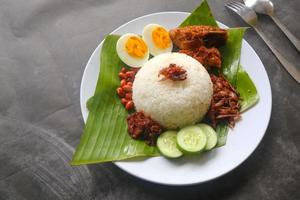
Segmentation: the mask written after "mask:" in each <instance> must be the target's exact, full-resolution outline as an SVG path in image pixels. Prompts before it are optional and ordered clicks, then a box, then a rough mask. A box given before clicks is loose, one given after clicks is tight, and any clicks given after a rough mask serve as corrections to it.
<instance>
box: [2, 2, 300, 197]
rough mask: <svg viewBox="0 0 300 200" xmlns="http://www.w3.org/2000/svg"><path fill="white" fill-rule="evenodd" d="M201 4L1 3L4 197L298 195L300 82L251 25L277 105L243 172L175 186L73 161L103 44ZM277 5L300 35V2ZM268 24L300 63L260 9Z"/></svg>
mask: <svg viewBox="0 0 300 200" xmlns="http://www.w3.org/2000/svg"><path fill="white" fill-rule="evenodd" d="M198 4H199V0H189V1H183V0H182V1H180V0H151V1H142V0H122V1H121V0H118V1H117V0H111V1H104V0H98V1H97V0H86V1H82V0H51V1H49V0H31V1H24V0H0V200H7V199H11V200H15V199H30V200H40V199H51V200H52V199H53V200H54V199H55V200H56V199H72V200H77V199H85V200H86V199H243V200H247V199H249V200H253V199H265V200H269V199H272V200H273V199H278V200H284V199H289V200H296V199H300V190H299V189H300V153H299V151H300V148H299V146H300V123H299V121H300V86H299V85H297V83H296V82H295V81H294V80H293V79H292V78H291V77H290V76H289V75H288V74H287V73H286V72H285V70H284V69H283V68H282V67H281V66H280V64H279V62H278V61H277V60H276V58H275V57H274V56H273V55H272V53H271V52H270V51H269V49H268V48H267V46H266V45H265V44H264V42H263V41H262V40H261V39H260V38H259V37H258V35H257V34H256V33H255V32H254V31H253V30H251V29H250V30H248V31H247V33H246V35H245V39H246V40H247V41H248V42H249V43H250V44H251V45H252V47H253V48H254V49H255V51H256V52H257V53H258V55H259V56H260V58H261V59H262V61H263V63H264V65H265V68H266V70H267V72H268V75H269V78H270V81H271V86H272V92H273V112H272V117H271V121H270V125H269V128H268V130H267V133H266V136H265V137H264V139H263V141H262V143H261V144H260V145H259V147H258V149H257V150H256V151H255V152H254V154H252V156H251V157H250V158H249V159H248V160H247V161H246V162H244V163H243V164H242V165H241V166H239V167H238V168H237V169H236V170H234V171H232V172H231V173H229V174H227V175H225V176H223V177H221V178H218V179H217V180H213V181H210V182H207V183H204V184H201V185H195V186H191V187H168V186H160V185H155V184H152V183H148V182H144V181H142V180H139V179H137V178H134V177H132V176H130V175H128V174H127V173H125V172H123V171H121V170H120V169H118V168H117V167H116V166H114V165H113V164H111V163H107V164H101V165H93V166H89V167H85V166H83V167H73V168H72V167H70V166H69V164H68V162H69V161H70V159H71V156H72V152H73V151H74V147H75V146H76V144H78V142H79V138H80V135H81V133H82V128H83V121H82V117H81V113H80V106H79V86H80V81H81V76H82V73H83V70H84V67H85V64H86V62H87V60H88V58H89V56H90V55H91V53H92V52H93V50H94V49H95V48H96V46H97V45H98V44H99V42H100V41H101V40H102V39H103V37H104V36H105V35H106V34H108V33H109V32H111V31H112V30H114V29H115V28H117V27H118V26H120V25H121V24H123V23H125V22H127V21H129V20H131V19H133V18H136V17H138V16H142V15H145V14H149V13H153V12H159V11H191V10H192V9H193V8H195V6H197V5H198ZM209 4H210V5H211V7H212V9H213V12H214V14H215V16H216V18H217V19H218V20H219V21H220V22H223V23H225V24H227V25H229V26H231V27H232V26H242V25H245V24H244V23H243V22H242V21H241V20H240V19H238V17H236V16H235V15H234V14H232V13H230V12H228V11H227V10H226V9H225V8H224V6H223V2H222V1H219V0H211V1H209ZM274 4H275V6H276V11H277V15H278V17H279V18H280V19H281V21H282V22H283V23H284V24H285V25H286V26H287V27H288V28H289V29H290V30H291V32H293V33H294V34H295V35H297V36H298V37H300V24H299V19H300V13H299V10H300V1H298V0H297V1H293V0H274ZM260 22H261V24H262V25H264V27H265V28H266V34H267V35H268V37H269V38H270V39H271V40H272V41H273V42H274V43H275V44H276V46H277V48H278V49H279V50H281V51H284V53H285V55H286V56H287V57H289V58H290V60H291V61H292V62H293V63H294V64H296V65H297V67H300V66H299V61H300V59H299V53H298V52H296V50H295V49H294V48H293V46H292V45H291V44H290V43H289V42H288V40H287V39H286V38H285V36H284V35H283V33H281V32H280V31H279V29H278V28H277V27H276V26H275V25H274V23H273V22H272V21H271V20H270V19H269V18H268V17H264V16H260ZM261 95H263V94H261ZM262 114H263V113H262ZM249 123H251V122H249Z"/></svg>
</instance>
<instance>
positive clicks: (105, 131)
mask: <svg viewBox="0 0 300 200" xmlns="http://www.w3.org/2000/svg"><path fill="white" fill-rule="evenodd" d="M202 24H203V25H213V26H217V23H216V20H215V19H214V17H213V15H212V13H211V10H210V8H209V5H208V3H207V2H206V0H204V1H203V2H202V3H201V4H200V6H199V7H197V8H196V9H195V10H194V11H193V12H192V13H191V15H190V16H189V17H188V18H187V19H185V20H184V21H183V23H182V24H181V26H187V25H202ZM244 30H245V29H244V28H236V29H230V30H229V40H228V41H229V42H228V43H227V44H226V45H225V46H224V47H223V48H222V49H221V54H222V55H223V65H222V70H223V72H224V74H225V76H226V77H227V79H228V80H229V81H230V82H231V83H233V84H234V85H235V86H236V87H237V90H238V91H239V92H240V95H241V97H242V101H241V105H242V108H243V110H245V109H247V108H250V107H251V106H253V105H254V104H255V103H256V102H257V100H258V96H257V91H256V88H255V85H254V84H253V82H252V81H251V79H250V77H249V76H248V74H247V73H246V72H245V71H244V70H243V69H242V68H241V67H240V65H239V57H240V48H241V42H242V37H243V33H244ZM118 38H119V36H116V35H108V36H107V37H106V38H105V41H104V43H103V46H102V51H101V63H100V65H101V73H100V74H99V78H98V82H97V86H96V90H95V94H94V96H93V98H91V99H89V101H88V102H87V107H88V109H89V110H90V112H89V116H88V119H87V123H86V125H85V128H84V132H83V135H82V137H81V140H80V143H79V145H78V146H77V148H76V151H75V154H74V156H73V160H72V161H71V164H72V165H80V164H91V163H101V162H108V161H118V160H123V159H129V158H132V157H149V156H158V155H159V153H158V150H157V149H156V148H155V147H150V146H148V145H146V144H145V143H144V142H142V141H137V140H133V139H131V138H130V136H129V135H128V133H127V123H126V117H127V112H126V111H125V109H124V107H123V106H122V105H121V103H120V100H119V98H118V96H117V95H116V88H117V87H118V84H119V78H118V72H119V71H120V69H121V66H122V65H123V63H122V62H121V60H120V59H119V58H118V56H117V54H116V50H115V46H116V42H117V40H118ZM216 130H217V133H218V136H219V139H218V145H217V146H222V145H225V143H226V138H227V132H228V127H227V125H226V124H220V125H219V126H218V127H217V129H216Z"/></svg>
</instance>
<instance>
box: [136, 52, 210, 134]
mask: <svg viewBox="0 0 300 200" xmlns="http://www.w3.org/2000/svg"><path fill="white" fill-rule="evenodd" d="M171 63H174V64H176V65H177V66H181V67H183V68H184V69H185V70H186V71H187V79H186V80H183V81H172V80H169V79H167V80H162V78H163V76H160V77H158V74H159V71H160V70H161V69H163V68H165V67H168V66H169V65H170V64H171ZM132 89H133V94H132V95H133V96H132V98H133V102H134V105H135V107H136V110H137V111H144V113H145V114H146V115H147V116H150V117H151V118H152V119H154V120H155V121H157V122H158V123H160V124H161V125H162V126H163V127H164V128H167V129H176V128H181V127H184V126H187V125H192V124H195V123H196V122H198V121H200V120H201V119H202V118H203V117H204V115H205V114H206V112H207V111H208V109H209V106H210V102H211V98H212V94H213V84H212V82H211V80H210V76H209V74H208V72H207V71H206V69H205V68H204V67H203V66H202V64H201V63H199V62H198V61H197V60H195V59H194V58H192V57H190V56H188V55H186V54H182V53H164V54H161V55H158V56H155V57H154V58H152V59H150V60H149V61H148V62H146V63H145V64H144V66H143V67H142V68H141V69H140V70H139V71H138V73H137V74H136V76H135V80H134V82H133V88H132Z"/></svg>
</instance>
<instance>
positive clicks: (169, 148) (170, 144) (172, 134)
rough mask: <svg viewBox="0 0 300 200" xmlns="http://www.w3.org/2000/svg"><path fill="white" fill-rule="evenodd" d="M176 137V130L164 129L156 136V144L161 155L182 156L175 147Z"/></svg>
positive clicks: (169, 156)
mask: <svg viewBox="0 0 300 200" xmlns="http://www.w3.org/2000/svg"><path fill="white" fill-rule="evenodd" d="M176 138H177V132H176V131H166V132H164V133H162V134H161V135H160V136H159V137H158V139H157V143H156V144H157V147H158V150H159V151H160V152H161V154H162V155H163V156H166V157H168V158H178V157H180V156H182V152H181V151H180V150H179V149H178V148H177V144H176Z"/></svg>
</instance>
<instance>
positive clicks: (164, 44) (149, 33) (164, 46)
mask: <svg viewBox="0 0 300 200" xmlns="http://www.w3.org/2000/svg"><path fill="white" fill-rule="evenodd" d="M143 39H144V40H145V42H146V43H147V45H148V47H149V51H150V54H151V55H153V56H156V55H159V54H162V53H167V52H171V51H172V49H173V44H172V40H171V38H170V36H169V32H168V30H167V29H166V28H165V27H163V26H161V25H159V24H148V25H147V26H145V27H144V30H143Z"/></svg>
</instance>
